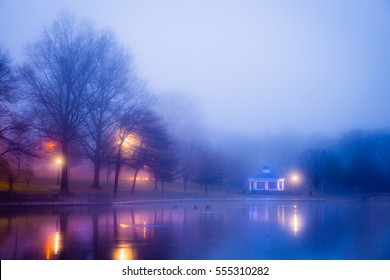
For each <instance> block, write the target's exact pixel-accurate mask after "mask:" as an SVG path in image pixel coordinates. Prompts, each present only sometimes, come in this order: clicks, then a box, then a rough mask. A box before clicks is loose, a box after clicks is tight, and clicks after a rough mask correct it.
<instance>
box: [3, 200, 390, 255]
mask: <svg viewBox="0 0 390 280" xmlns="http://www.w3.org/2000/svg"><path fill="white" fill-rule="evenodd" d="M0 258H1V259H3V260H4V259H76V260H78V259H337V260H341V259H390V201H388V200H387V201H380V200H377V201H373V200H371V201H367V200H366V201H360V200H356V201H353V200H350V201H348V200H338V201H322V202H321V201H316V202H309V201H296V202H294V201H246V202H238V201H227V202H221V201H199V202H195V201H191V202H188V201H187V202H178V201H170V202H164V203H160V204H149V205H123V206H116V207H96V206H95V207H86V206H84V207H58V208H48V207H41V208H35V209H31V208H30V209H27V208H26V209H25V208H23V207H21V208H19V209H1V210H0Z"/></svg>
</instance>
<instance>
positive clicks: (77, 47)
mask: <svg viewBox="0 0 390 280" xmlns="http://www.w3.org/2000/svg"><path fill="white" fill-rule="evenodd" d="M98 39H99V36H98V34H97V32H96V31H95V29H94V28H93V27H92V26H91V24H89V23H88V22H78V21H76V19H75V17H74V16H72V15H70V14H68V13H63V14H62V15H61V16H60V18H59V19H58V20H56V21H54V23H53V24H52V25H51V27H50V28H45V29H44V31H43V32H42V34H41V36H40V39H39V40H37V41H36V42H35V43H33V44H29V45H28V46H27V48H26V53H27V63H26V65H25V66H24V67H23V68H22V75H23V78H24V81H25V86H26V87H25V91H26V92H27V94H28V98H29V100H30V101H31V103H30V104H31V109H32V112H33V115H32V116H34V121H35V127H36V128H37V129H38V131H39V132H41V135H42V136H45V137H48V138H50V139H53V140H55V141H58V142H59V143H60V145H61V149H62V170H61V174H62V176H61V188H60V192H61V193H63V194H67V193H69V187H68V165H69V162H68V160H69V153H70V144H71V142H72V141H74V139H77V137H78V131H79V128H80V125H81V124H82V123H83V121H84V120H85V118H86V116H87V114H88V110H87V106H86V104H87V102H88V101H89V100H90V99H91V96H92V94H93V88H92V87H91V83H92V79H93V77H94V75H95V73H96V69H97V67H98V61H99V58H100V57H99V54H100V53H101V49H102V44H101V43H100V41H99V40H98Z"/></svg>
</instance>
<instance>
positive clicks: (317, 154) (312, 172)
mask: <svg viewBox="0 0 390 280" xmlns="http://www.w3.org/2000/svg"><path fill="white" fill-rule="evenodd" d="M301 164H302V168H303V171H304V172H305V174H306V176H307V178H308V179H309V181H310V183H311V185H312V187H313V190H311V191H310V193H312V192H313V191H323V187H322V185H321V184H322V183H323V182H324V180H325V179H328V180H331V181H333V182H335V181H337V180H339V179H338V178H334V177H332V176H337V174H335V173H333V175H332V172H339V171H340V170H339V168H341V167H340V163H339V160H338V158H337V157H336V155H335V154H334V153H333V152H332V151H331V150H329V149H327V148H324V147H317V148H310V149H307V150H305V151H304V152H302V154H301Z"/></svg>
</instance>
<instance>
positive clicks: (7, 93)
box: [0, 46, 16, 105]
mask: <svg viewBox="0 0 390 280" xmlns="http://www.w3.org/2000/svg"><path fill="white" fill-rule="evenodd" d="M15 83H16V78H15V74H14V71H13V67H12V63H11V59H10V57H9V55H8V52H7V51H5V50H4V48H3V47H2V46H0V102H1V104H2V105H3V102H4V101H7V102H8V101H11V99H12V93H11V92H12V90H13V89H14V88H15Z"/></svg>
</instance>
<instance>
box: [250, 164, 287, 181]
mask: <svg viewBox="0 0 390 280" xmlns="http://www.w3.org/2000/svg"><path fill="white" fill-rule="evenodd" d="M252 179H275V180H277V179H284V178H282V177H279V176H276V175H275V174H273V173H271V171H270V168H269V166H268V165H264V167H263V171H262V173H260V174H258V175H257V176H255V177H252Z"/></svg>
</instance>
